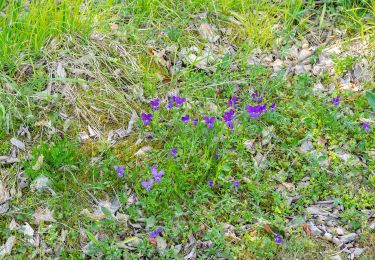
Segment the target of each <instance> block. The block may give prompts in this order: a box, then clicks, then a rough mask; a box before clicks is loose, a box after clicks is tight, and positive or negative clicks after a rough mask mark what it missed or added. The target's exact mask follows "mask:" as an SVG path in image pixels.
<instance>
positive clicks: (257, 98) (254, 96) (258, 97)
mask: <svg viewBox="0 0 375 260" xmlns="http://www.w3.org/2000/svg"><path fill="white" fill-rule="evenodd" d="M251 98H252V99H253V101H255V102H258V103H260V102H262V101H263V97H262V96H261V95H260V94H259V93H258V92H255V93H253V94H251Z"/></svg>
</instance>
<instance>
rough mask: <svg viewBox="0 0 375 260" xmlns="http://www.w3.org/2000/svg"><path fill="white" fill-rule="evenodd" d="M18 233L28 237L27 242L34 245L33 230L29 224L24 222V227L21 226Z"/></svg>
mask: <svg viewBox="0 0 375 260" xmlns="http://www.w3.org/2000/svg"><path fill="white" fill-rule="evenodd" d="M19 232H20V233H22V234H24V235H25V236H26V237H28V242H29V243H30V244H32V245H34V243H35V241H34V229H33V228H32V227H31V226H30V224H29V223H27V222H26V223H25V225H23V226H21V228H20V229H19Z"/></svg>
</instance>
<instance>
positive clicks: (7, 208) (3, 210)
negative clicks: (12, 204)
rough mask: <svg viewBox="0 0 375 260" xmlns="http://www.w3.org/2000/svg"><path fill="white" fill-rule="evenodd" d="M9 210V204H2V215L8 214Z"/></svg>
mask: <svg viewBox="0 0 375 260" xmlns="http://www.w3.org/2000/svg"><path fill="white" fill-rule="evenodd" d="M8 210H9V202H5V203H3V204H0V215H1V214H4V213H7V212H8Z"/></svg>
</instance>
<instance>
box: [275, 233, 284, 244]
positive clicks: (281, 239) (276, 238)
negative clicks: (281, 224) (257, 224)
mask: <svg viewBox="0 0 375 260" xmlns="http://www.w3.org/2000/svg"><path fill="white" fill-rule="evenodd" d="M274 238H275V243H276V244H278V245H280V244H281V242H283V238H282V237H281V235H280V234H279V233H277V234H275V236H274Z"/></svg>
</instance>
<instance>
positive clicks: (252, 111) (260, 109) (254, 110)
mask: <svg viewBox="0 0 375 260" xmlns="http://www.w3.org/2000/svg"><path fill="white" fill-rule="evenodd" d="M266 107H267V105H266V104H264V105H258V106H246V109H247V112H248V113H249V115H250V117H252V118H257V117H260V116H261V115H262V113H264V112H266V111H267V108H266Z"/></svg>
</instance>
